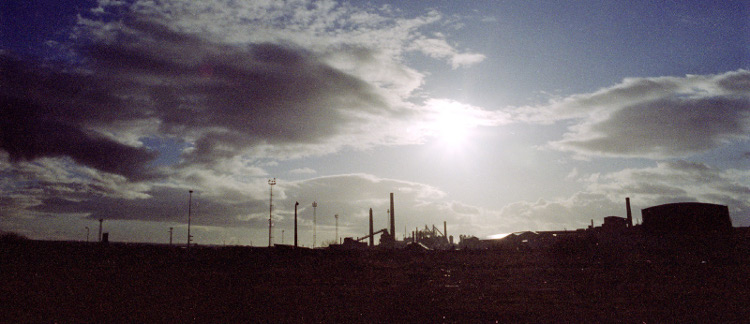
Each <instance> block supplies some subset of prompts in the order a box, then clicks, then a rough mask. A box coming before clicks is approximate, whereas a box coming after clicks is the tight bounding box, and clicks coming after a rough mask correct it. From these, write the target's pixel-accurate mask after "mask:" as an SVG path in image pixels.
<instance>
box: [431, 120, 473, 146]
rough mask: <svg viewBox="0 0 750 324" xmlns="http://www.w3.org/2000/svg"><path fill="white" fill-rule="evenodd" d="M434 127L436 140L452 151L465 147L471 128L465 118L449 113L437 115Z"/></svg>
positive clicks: (470, 124)
mask: <svg viewBox="0 0 750 324" xmlns="http://www.w3.org/2000/svg"><path fill="white" fill-rule="evenodd" d="M434 127H435V129H434V131H435V137H436V138H437V140H438V141H439V142H440V143H442V144H443V145H445V146H446V147H448V148H452V149H456V148H459V147H461V146H463V145H465V144H466V142H467V141H468V140H469V137H470V133H471V130H472V128H473V126H472V123H471V122H470V121H469V120H468V119H467V118H466V116H462V115H461V114H459V113H456V112H451V111H444V112H441V113H440V114H438V116H437V118H436V119H435V124H434Z"/></svg>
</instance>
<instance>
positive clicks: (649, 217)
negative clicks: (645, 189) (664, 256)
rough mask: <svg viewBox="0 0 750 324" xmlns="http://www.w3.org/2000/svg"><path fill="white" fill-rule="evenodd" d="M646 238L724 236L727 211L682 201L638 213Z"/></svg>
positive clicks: (728, 232)
mask: <svg viewBox="0 0 750 324" xmlns="http://www.w3.org/2000/svg"><path fill="white" fill-rule="evenodd" d="M641 216H642V218H643V231H644V233H645V234H647V235H657V236H665V235H667V236H672V235H678V236H679V235H689V236H706V237H709V236H717V235H718V236H728V235H731V233H732V220H731V219H730V218H729V208H728V207H727V206H724V205H716V204H706V203H697V202H683V203H674V204H664V205H659V206H653V207H649V208H646V209H642V210H641Z"/></svg>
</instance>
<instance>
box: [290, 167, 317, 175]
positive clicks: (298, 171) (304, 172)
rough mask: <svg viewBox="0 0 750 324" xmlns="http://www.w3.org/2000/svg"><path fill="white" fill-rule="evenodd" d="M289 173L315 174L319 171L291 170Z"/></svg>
mask: <svg viewBox="0 0 750 324" xmlns="http://www.w3.org/2000/svg"><path fill="white" fill-rule="evenodd" d="M289 173H291V174H315V173H317V171H315V170H313V169H310V168H298V169H293V170H289Z"/></svg>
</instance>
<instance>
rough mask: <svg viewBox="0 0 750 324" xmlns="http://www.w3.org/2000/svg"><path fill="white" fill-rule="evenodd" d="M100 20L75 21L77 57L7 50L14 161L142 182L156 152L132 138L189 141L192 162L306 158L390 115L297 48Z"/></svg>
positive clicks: (5, 101)
mask: <svg viewBox="0 0 750 324" xmlns="http://www.w3.org/2000/svg"><path fill="white" fill-rule="evenodd" d="M97 26H98V25H97ZM97 26H80V27H79V29H78V32H79V35H78V41H77V43H76V48H78V53H79V56H80V57H79V58H80V60H81V62H83V63H82V64H79V65H60V64H49V63H47V64H42V63H40V62H34V61H24V60H20V59H16V58H13V57H12V56H11V55H9V54H7V53H3V54H2V57H1V58H0V59H2V70H3V78H2V81H1V82H2V84H1V86H2V90H0V91H2V93H1V95H2V97H1V98H0V100H2V112H1V113H2V117H3V120H2V126H3V127H2V130H0V132H1V133H0V134H2V143H1V144H0V145H2V146H1V147H0V148H2V149H3V150H6V151H7V152H8V153H10V156H11V159H13V160H31V159H34V158H38V157H43V156H69V157H71V158H73V160H75V161H76V162H78V163H81V164H83V165H86V166H90V167H93V168H96V169H99V170H101V171H105V172H111V173H116V174H120V175H124V176H126V177H128V178H130V179H134V180H138V179H144V178H148V177H151V176H152V173H153V171H152V170H149V168H148V165H149V163H150V162H151V161H153V160H154V159H155V157H156V152H152V151H149V150H148V149H146V148H144V147H140V146H137V145H135V144H134V143H133V141H137V139H139V138H141V137H146V136H149V137H162V136H163V137H173V138H174V137H176V138H183V139H185V140H186V141H188V142H190V143H194V145H195V149H194V150H192V151H191V152H190V154H188V155H186V156H185V158H186V161H188V162H210V161H214V160H217V159H222V158H228V157H232V156H236V155H239V154H242V153H243V152H244V151H246V150H247V149H249V148H251V147H257V146H263V145H269V146H270V145H274V146H278V147H282V148H283V147H284V146H290V147H295V148H297V149H298V150H299V151H302V153H301V154H306V153H307V152H305V149H304V147H303V146H302V145H308V144H310V145H323V144H327V145H330V146H331V147H333V149H336V148H338V147H341V146H346V145H351V146H356V145H358V143H356V142H352V141H348V142H346V141H343V140H339V139H337V138H338V137H340V136H341V135H342V134H345V133H346V132H347V131H349V130H351V129H356V124H358V123H361V124H367V123H369V122H371V121H369V120H368V117H367V116H368V115H373V116H376V115H380V114H383V113H386V112H387V111H388V110H383V108H385V104H384V103H383V101H382V100H381V99H380V98H379V97H378V96H377V95H375V92H374V89H373V88H372V87H371V86H370V85H369V84H367V83H366V82H364V81H361V80H359V79H357V78H355V77H352V76H350V75H348V74H345V73H342V72H340V71H338V70H336V69H334V68H332V67H330V66H328V65H326V64H323V63H321V62H320V61H319V60H318V59H317V58H316V57H315V56H314V55H313V54H311V53H309V52H307V51H305V50H302V49H299V48H294V47H289V46H283V45H275V44H267V43H266V44H253V45H246V46H231V45H222V44H217V43H213V42H211V41H210V40H205V39H202V38H199V37H197V36H194V35H189V34H183V33H178V32H175V31H173V30H171V29H169V28H168V27H166V26H164V25H161V24H159V23H156V22H154V21H150V20H146V19H141V18H138V17H133V16H131V17H130V18H128V19H125V21H124V22H123V23H122V24H121V25H119V28H117V29H114V30H108V33H107V34H106V35H104V36H102V35H100V34H99V33H100V32H101V30H99V29H98V28H100V27H101V26H98V27H97ZM143 124H150V125H158V126H154V127H152V128H147V129H146V130H143V129H142V128H140V126H141V125H143ZM106 135H109V136H106ZM125 139H129V140H130V141H129V142H128V141H126V140H125ZM117 140H119V141H117ZM361 140H363V141H365V142H366V141H367V139H364V138H361ZM277 150H281V149H277Z"/></svg>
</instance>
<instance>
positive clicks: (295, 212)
mask: <svg viewBox="0 0 750 324" xmlns="http://www.w3.org/2000/svg"><path fill="white" fill-rule="evenodd" d="M297 206H299V202H298V201H295V202H294V248H297Z"/></svg>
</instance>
